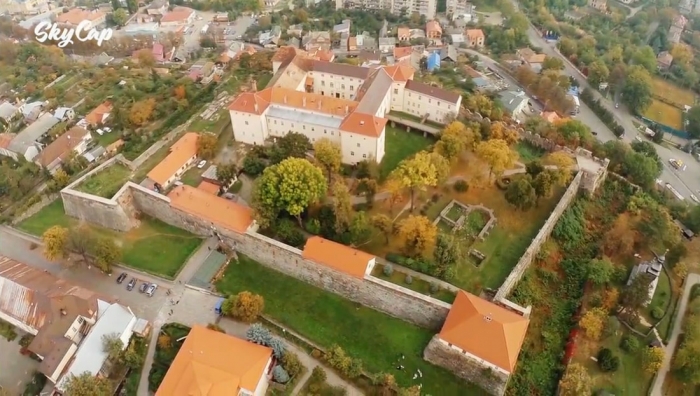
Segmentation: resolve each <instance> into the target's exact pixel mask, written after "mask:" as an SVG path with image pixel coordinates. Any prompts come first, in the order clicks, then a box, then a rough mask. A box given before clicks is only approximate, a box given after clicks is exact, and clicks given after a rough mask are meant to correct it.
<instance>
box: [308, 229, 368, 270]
mask: <svg viewBox="0 0 700 396" xmlns="http://www.w3.org/2000/svg"><path fill="white" fill-rule="evenodd" d="M302 257H304V258H305V259H307V260H311V261H314V262H316V263H318V264H321V265H325V266H326V267H330V268H332V269H334V270H336V271H339V272H342V273H345V274H348V275H351V276H354V277H356V278H360V279H362V278H364V276H365V272H366V271H367V266H368V265H369V262H370V261H371V260H373V259H374V256H373V255H371V254H369V253H365V252H363V251H360V250H357V249H353V248H351V247H349V246H345V245H341V244H339V243H337V242H333V241H329V240H328V239H324V238H321V237H319V236H314V237H311V238H309V239H308V240H307V241H306V245H305V246H304V251H303V252H302Z"/></svg>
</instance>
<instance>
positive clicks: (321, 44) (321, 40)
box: [301, 31, 331, 51]
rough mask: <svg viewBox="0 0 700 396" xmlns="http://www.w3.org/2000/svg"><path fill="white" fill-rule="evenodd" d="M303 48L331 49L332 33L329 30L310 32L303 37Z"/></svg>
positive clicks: (308, 49)
mask: <svg viewBox="0 0 700 396" xmlns="http://www.w3.org/2000/svg"><path fill="white" fill-rule="evenodd" d="M301 46H302V48H303V49H305V50H307V51H310V50H312V49H316V48H323V49H326V50H330V49H331V34H330V33H329V32H321V31H313V32H308V33H307V34H306V36H304V37H303V38H302V39H301Z"/></svg>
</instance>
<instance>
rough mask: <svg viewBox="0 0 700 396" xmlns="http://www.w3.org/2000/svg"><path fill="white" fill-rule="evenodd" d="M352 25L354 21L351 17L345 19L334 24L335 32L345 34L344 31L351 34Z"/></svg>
mask: <svg viewBox="0 0 700 396" xmlns="http://www.w3.org/2000/svg"><path fill="white" fill-rule="evenodd" d="M351 25H352V21H351V20H350V19H344V20H343V22H342V23H339V24H337V25H335V26H333V33H335V34H343V33H347V34H350V26H351Z"/></svg>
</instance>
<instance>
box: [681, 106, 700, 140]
mask: <svg viewBox="0 0 700 396" xmlns="http://www.w3.org/2000/svg"><path fill="white" fill-rule="evenodd" d="M685 117H686V120H688V123H687V124H686V127H685V130H686V132H688V133H689V134H690V136H692V137H693V138H695V139H698V138H700V106H693V107H692V108H691V109H690V110H688V113H686V115H685Z"/></svg>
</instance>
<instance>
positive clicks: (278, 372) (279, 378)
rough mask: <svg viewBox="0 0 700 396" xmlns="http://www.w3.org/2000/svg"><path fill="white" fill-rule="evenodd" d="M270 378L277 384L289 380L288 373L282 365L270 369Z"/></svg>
mask: <svg viewBox="0 0 700 396" xmlns="http://www.w3.org/2000/svg"><path fill="white" fill-rule="evenodd" d="M272 379H274V380H275V382H277V383H279V384H286V383H287V381H289V374H288V373H287V371H286V370H285V369H284V368H282V366H276V367H275V368H274V370H272Z"/></svg>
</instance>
